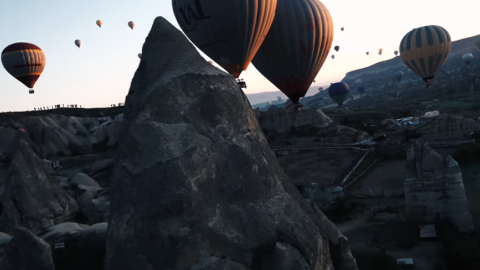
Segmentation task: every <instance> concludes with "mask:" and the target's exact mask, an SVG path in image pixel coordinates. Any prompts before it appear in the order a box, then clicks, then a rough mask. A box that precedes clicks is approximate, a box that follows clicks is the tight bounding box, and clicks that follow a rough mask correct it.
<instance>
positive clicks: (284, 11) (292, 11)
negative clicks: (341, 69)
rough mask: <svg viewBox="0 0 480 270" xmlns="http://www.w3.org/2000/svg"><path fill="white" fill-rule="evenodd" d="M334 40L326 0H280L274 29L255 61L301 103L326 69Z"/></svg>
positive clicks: (273, 80) (277, 83) (261, 70)
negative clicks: (302, 98)
mask: <svg viewBox="0 0 480 270" xmlns="http://www.w3.org/2000/svg"><path fill="white" fill-rule="evenodd" d="M332 40H333V22H332V18H331V16H330V13H329V12H328V10H327V8H326V7H325V6H324V5H323V4H322V2H320V1H318V0H302V1H298V0H278V4H277V12H276V15H275V20H274V21H273V24H272V28H271V29H270V31H269V33H268V35H267V37H266V38H265V41H264V42H263V44H262V46H261V47H260V49H259V50H258V52H257V54H256V55H255V58H253V61H252V63H253V65H254V66H255V68H256V69H257V70H258V71H260V73H261V74H262V75H263V76H265V78H267V79H268V80H269V81H270V82H272V83H273V84H274V85H275V86H276V87H277V88H278V89H280V90H281V91H282V92H283V93H284V94H285V95H287V96H288V97H289V98H290V99H291V100H292V102H293V103H294V104H298V101H299V100H300V98H301V97H304V96H305V94H306V93H307V91H308V89H309V88H310V85H311V84H312V81H313V80H314V79H315V77H316V76H317V74H318V72H319V71H320V69H321V68H322V66H323V63H324V62H325V60H326V58H327V56H328V52H329V51H330V49H331V46H332Z"/></svg>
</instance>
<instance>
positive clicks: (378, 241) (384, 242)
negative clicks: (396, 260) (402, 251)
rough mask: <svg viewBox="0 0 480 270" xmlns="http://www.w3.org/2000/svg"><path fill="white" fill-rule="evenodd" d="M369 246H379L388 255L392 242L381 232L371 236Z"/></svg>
mask: <svg viewBox="0 0 480 270" xmlns="http://www.w3.org/2000/svg"><path fill="white" fill-rule="evenodd" d="M366 245H367V247H371V248H378V249H379V250H380V252H381V253H382V254H383V256H385V257H388V255H387V249H388V248H389V247H390V246H391V242H390V241H389V240H388V239H386V238H385V237H383V236H381V234H380V233H377V234H374V235H372V236H371V237H370V240H369V241H368V243H367V244H366Z"/></svg>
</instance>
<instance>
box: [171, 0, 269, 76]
mask: <svg viewBox="0 0 480 270" xmlns="http://www.w3.org/2000/svg"><path fill="white" fill-rule="evenodd" d="M172 5H173V11H174V14H175V18H176V19H177V22H178V24H179V25H180V27H181V28H182V30H183V32H184V33H185V35H187V37H188V38H189V39H190V40H191V41H192V42H193V43H194V44H195V45H196V46H197V47H198V48H200V50H202V51H203V52H204V53H205V54H206V55H208V56H209V57H210V58H211V59H213V60H214V61H215V62H216V63H217V64H219V65H220V66H221V67H223V68H224V69H225V70H226V71H228V73H230V74H232V75H233V76H234V77H235V78H238V77H239V76H240V74H241V73H242V71H244V70H246V69H247V67H248V65H249V64H250V62H251V61H252V58H253V57H254V56H255V53H256V52H257V51H258V49H259V48H260V45H262V42H263V40H264V38H265V36H266V35H267V33H268V30H269V29H270V26H271V25H272V22H273V18H274V17H275V7H276V6H277V0H262V1H260V0H241V1H239V0H233V1H232V0H230V1H218V0H196V1H191V0H172Z"/></svg>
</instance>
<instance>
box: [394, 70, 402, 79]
mask: <svg viewBox="0 0 480 270" xmlns="http://www.w3.org/2000/svg"><path fill="white" fill-rule="evenodd" d="M393 76H395V79H397V81H401V80H402V78H403V72H401V71H400V70H399V71H397V72H395V74H394V75H393Z"/></svg>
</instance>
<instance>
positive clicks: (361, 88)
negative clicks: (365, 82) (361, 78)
mask: <svg viewBox="0 0 480 270" xmlns="http://www.w3.org/2000/svg"><path fill="white" fill-rule="evenodd" d="M358 92H360V93H362V94H363V93H365V87H363V86H360V87H358Z"/></svg>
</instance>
